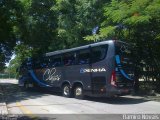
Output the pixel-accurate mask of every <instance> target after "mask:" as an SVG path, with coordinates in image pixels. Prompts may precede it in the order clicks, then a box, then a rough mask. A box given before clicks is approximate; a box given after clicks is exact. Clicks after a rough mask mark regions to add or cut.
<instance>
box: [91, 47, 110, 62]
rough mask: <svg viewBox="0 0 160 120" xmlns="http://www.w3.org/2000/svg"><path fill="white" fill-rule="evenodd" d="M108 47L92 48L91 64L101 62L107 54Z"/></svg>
mask: <svg viewBox="0 0 160 120" xmlns="http://www.w3.org/2000/svg"><path fill="white" fill-rule="evenodd" d="M107 49H108V45H101V46H95V47H92V63H95V62H98V61H101V60H103V59H104V58H105V56H106V54H107Z"/></svg>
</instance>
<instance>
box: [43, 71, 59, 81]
mask: <svg viewBox="0 0 160 120" xmlns="http://www.w3.org/2000/svg"><path fill="white" fill-rule="evenodd" d="M60 78H61V75H56V68H52V69H47V70H46V71H45V72H44V74H43V80H44V81H51V82H53V81H59V80H60Z"/></svg>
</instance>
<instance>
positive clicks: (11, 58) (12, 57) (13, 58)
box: [6, 54, 16, 67]
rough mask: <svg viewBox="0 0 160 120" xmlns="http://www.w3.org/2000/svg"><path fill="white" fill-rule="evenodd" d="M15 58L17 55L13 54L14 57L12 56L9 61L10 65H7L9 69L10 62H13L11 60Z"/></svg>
mask: <svg viewBox="0 0 160 120" xmlns="http://www.w3.org/2000/svg"><path fill="white" fill-rule="evenodd" d="M15 57H16V55H15V54H13V55H12V57H11V59H10V60H9V62H8V63H6V66H7V67H8V66H9V63H10V61H11V60H13V59H14V58H15Z"/></svg>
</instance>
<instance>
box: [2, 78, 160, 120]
mask: <svg viewBox="0 0 160 120" xmlns="http://www.w3.org/2000/svg"><path fill="white" fill-rule="evenodd" d="M1 84H2V83H1ZM3 84H4V86H5V89H8V90H9V91H10V92H9V93H6V95H7V99H6V102H7V109H8V112H9V114H21V115H23V114H28V115H29V116H30V117H35V116H37V115H42V116H45V115H46V116H48V115H51V116H52V117H53V114H56V119H57V116H58V117H59V118H63V117H64V118H66V116H67V115H65V116H64V115H60V114H68V115H70V116H71V117H73V116H74V115H75V116H74V117H76V118H77V114H79V115H81V114H85V116H83V117H84V118H87V120H90V119H93V118H95V119H104V118H105V115H104V117H102V116H103V115H96V116H95V115H93V114H160V102H155V101H146V100H144V99H143V98H141V97H136V96H125V97H118V98H90V97H88V98H86V99H85V100H77V99H74V98H64V97H62V96H60V94H56V93H51V92H38V91H37V92H35V91H34V92H33V91H28V92H22V91H20V90H19V89H18V87H17V84H16V81H15V83H14V82H13V81H12V82H10V83H9V82H7V84H6V83H4V82H3ZM44 114H45V115H44ZM71 114H72V115H71ZM86 114H89V115H86ZM68 117H69V116H68ZM81 117H82V116H81ZM96 117H98V118H96ZM113 117H115V115H108V118H113ZM118 117H120V118H121V119H122V117H123V115H119V116H117V117H116V118H118Z"/></svg>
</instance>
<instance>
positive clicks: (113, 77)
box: [111, 71, 117, 87]
mask: <svg viewBox="0 0 160 120" xmlns="http://www.w3.org/2000/svg"><path fill="white" fill-rule="evenodd" d="M111 85H113V86H115V87H116V86H117V85H116V72H115V71H112V76H111Z"/></svg>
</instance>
